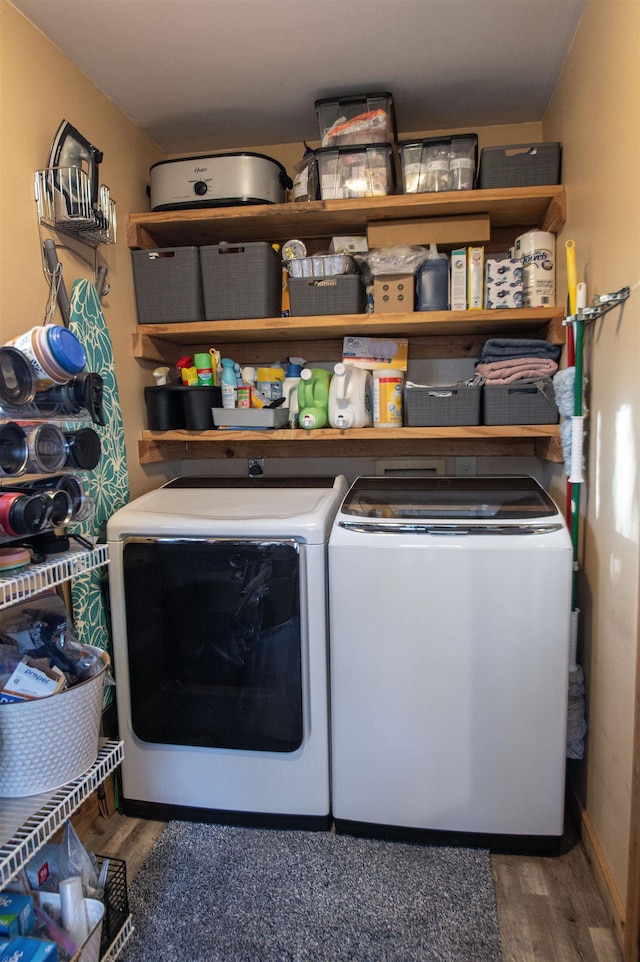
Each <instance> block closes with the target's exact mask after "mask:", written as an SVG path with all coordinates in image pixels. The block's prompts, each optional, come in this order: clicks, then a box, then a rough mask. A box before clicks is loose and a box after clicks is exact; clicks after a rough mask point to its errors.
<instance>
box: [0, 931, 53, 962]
mask: <svg viewBox="0 0 640 962" xmlns="http://www.w3.org/2000/svg"><path fill="white" fill-rule="evenodd" d="M14 959H19V960H20V962H58V946H57V945H56V943H55V942H46V941H45V940H44V939H27V938H25V937H24V936H22V935H20V936H18V938H17V939H11V941H10V942H0V962H13V960H14Z"/></svg>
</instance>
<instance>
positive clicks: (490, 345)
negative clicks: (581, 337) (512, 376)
mask: <svg viewBox="0 0 640 962" xmlns="http://www.w3.org/2000/svg"><path fill="white" fill-rule="evenodd" d="M560 351H561V348H560V346H559V345H558V344H550V343H549V341H538V340H534V339H532V338H525V337H492V338H490V339H489V340H488V341H485V343H484V346H483V347H482V349H481V351H480V353H479V355H478V360H479V361H481V362H483V363H485V364H486V363H491V362H492V361H500V360H502V359H504V358H506V357H544V358H550V359H551V360H552V361H557V360H558V359H559V358H560Z"/></svg>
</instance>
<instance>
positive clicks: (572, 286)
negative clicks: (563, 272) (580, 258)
mask: <svg viewBox="0 0 640 962" xmlns="http://www.w3.org/2000/svg"><path fill="white" fill-rule="evenodd" d="M564 246H565V250H566V252H567V290H568V293H569V313H570V314H575V313H576V310H577V295H578V274H577V272H576V245H575V241H572V240H568V241H565V244H564Z"/></svg>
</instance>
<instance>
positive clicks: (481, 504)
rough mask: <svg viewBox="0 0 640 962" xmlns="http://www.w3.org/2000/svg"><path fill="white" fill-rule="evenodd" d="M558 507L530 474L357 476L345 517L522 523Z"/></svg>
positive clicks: (363, 521) (344, 508)
mask: <svg viewBox="0 0 640 962" xmlns="http://www.w3.org/2000/svg"><path fill="white" fill-rule="evenodd" d="M558 513H559V512H558V508H557V507H556V505H555V504H554V502H553V501H552V500H551V498H550V497H549V495H548V494H547V493H546V491H545V490H544V489H543V488H541V487H540V485H539V484H538V482H537V481H535V480H534V479H533V478H530V477H525V476H523V477H504V478H503V477H473V478H457V477H456V478H446V477H435V478H415V477H407V478H401V477H400V478H398V477H396V478H384V477H381V478H358V479H357V481H355V482H354V484H353V485H352V487H351V489H350V490H349V492H348V494H347V496H346V498H345V499H344V502H343V504H342V507H341V509H340V514H341V517H343V518H352V519H354V520H355V519H357V520H358V521H359V522H360V523H361V524H363V525H366V524H367V523H369V524H374V523H375V525H376V526H378V525H379V524H380V523H381V522H382V523H384V522H385V521H386V522H389V523H390V524H393V522H396V523H397V522H399V521H404V522H409V523H410V522H418V523H419V522H421V521H429V522H431V521H435V522H439V521H441V522H444V523H450V522H452V521H457V520H464V521H476V522H478V521H483V522H484V524H485V525H486V524H487V522H488V523H490V524H491V523H500V525H504V524H505V523H508V522H515V523H518V524H521V523H522V522H523V521H531V520H533V519H540V518H557V517H558Z"/></svg>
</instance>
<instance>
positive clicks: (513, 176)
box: [478, 141, 561, 188]
mask: <svg viewBox="0 0 640 962" xmlns="http://www.w3.org/2000/svg"><path fill="white" fill-rule="evenodd" d="M560 156H561V145H560V144H559V143H558V142H557V141H553V142H549V143H546V144H513V145H512V146H510V147H484V148H483V149H482V150H481V151H480V168H479V171H478V187H480V188H482V187H485V188H486V187H489V188H490V187H496V188H497V187H537V186H541V185H544V184H559V183H560Z"/></svg>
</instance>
